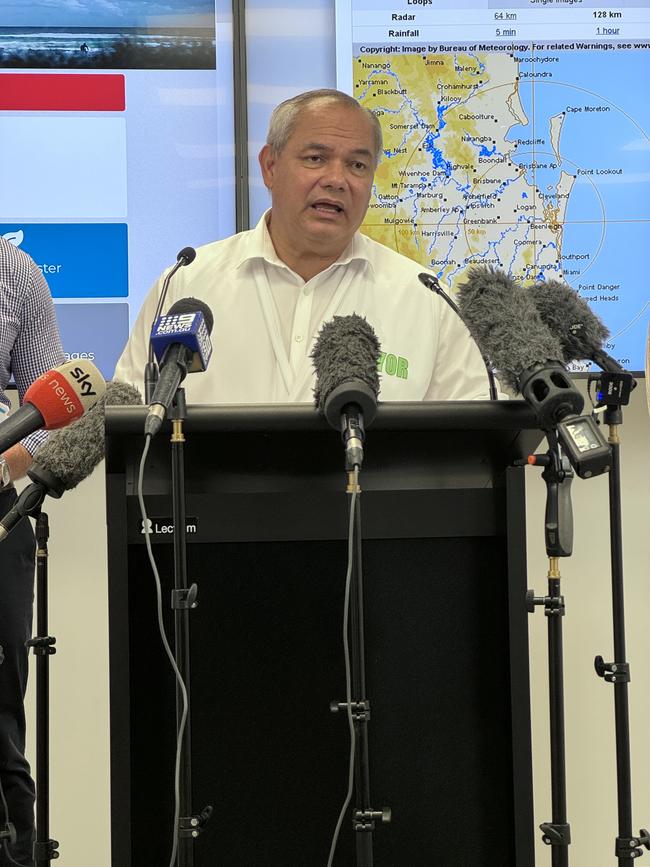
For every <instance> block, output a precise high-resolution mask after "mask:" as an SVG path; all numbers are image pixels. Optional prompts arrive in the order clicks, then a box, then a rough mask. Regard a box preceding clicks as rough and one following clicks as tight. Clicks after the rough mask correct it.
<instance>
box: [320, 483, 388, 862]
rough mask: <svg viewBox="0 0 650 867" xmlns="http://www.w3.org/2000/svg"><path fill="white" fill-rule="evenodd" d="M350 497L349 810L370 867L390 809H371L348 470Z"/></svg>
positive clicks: (357, 541) (358, 545)
mask: <svg viewBox="0 0 650 867" xmlns="http://www.w3.org/2000/svg"><path fill="white" fill-rule="evenodd" d="M348 470H349V471H348V485H347V489H346V492H347V494H348V495H349V496H351V495H352V494H353V493H356V500H355V509H354V516H353V533H354V539H353V546H352V556H353V560H352V574H351V581H350V623H349V636H350V657H351V686H352V702H351V705H350V713H351V715H352V720H353V723H354V732H355V743H356V749H355V755H354V799H355V806H354V807H353V809H352V827H353V829H354V831H355V834H356V838H355V846H356V856H357V857H356V863H357V867H373V836H372V835H373V832H374V830H375V822H376V821H377V820H379V821H381V822H383V823H388V822H390V821H391V811H390V808H388V807H384V809H383V810H373V809H372V807H371V806H370V758H369V750H368V722H369V720H370V702H369V701H368V699H367V697H366V661H365V634H364V617H363V568H362V536H361V486H360V485H359V482H358V475H357V474H356V473H355V472H353V471H352V470H350V469H349V468H348ZM330 710H331V711H332V713H338V712H339V711H345V712H346V714H347V712H348V704H347V701H345V702H337V701H333V702H331V703H330Z"/></svg>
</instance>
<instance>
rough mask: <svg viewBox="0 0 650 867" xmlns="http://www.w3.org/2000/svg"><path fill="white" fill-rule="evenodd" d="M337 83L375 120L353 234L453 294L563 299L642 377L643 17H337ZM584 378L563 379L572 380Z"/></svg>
mask: <svg viewBox="0 0 650 867" xmlns="http://www.w3.org/2000/svg"><path fill="white" fill-rule="evenodd" d="M336 14H337V22H336V27H337V80H338V84H339V87H340V88H341V89H342V90H346V91H347V92H349V93H351V94H353V95H354V96H355V97H357V98H358V99H359V100H360V101H361V103H362V104H363V105H365V106H366V107H367V108H369V109H372V110H373V111H374V112H375V113H376V114H377V116H378V117H379V119H380V122H381V124H382V128H383V134H384V155H383V159H382V162H381V165H380V167H379V170H378V172H377V175H376V179H375V185H374V189H373V195H372V199H371V202H370V209H369V211H368V215H367V217H366V221H365V223H364V226H363V231H364V232H366V233H367V234H368V235H370V236H371V237H373V238H375V239H377V240H378V241H381V242H382V243H385V244H387V245H388V246H390V247H393V248H394V249H396V250H398V251H399V252H400V253H403V254H405V255H406V256H409V257H410V258H412V259H416V260H417V261H419V262H421V263H422V265H425V266H426V267H428V268H430V269H432V270H433V271H434V272H435V273H436V274H437V276H438V278H439V279H440V282H441V283H442V285H443V288H446V289H451V290H452V291H453V290H454V289H455V288H457V286H458V283H459V282H462V280H463V277H464V276H465V275H466V273H467V270H468V268H469V267H470V266H471V265H474V264H478V265H492V266H495V267H497V268H501V269H504V270H505V271H507V272H508V273H509V274H510V275H511V276H513V277H514V278H515V279H517V280H520V281H522V282H524V283H537V282H539V283H541V284H542V286H543V282H544V281H546V280H550V279H555V280H561V281H566V282H567V283H568V284H569V285H570V286H571V287H573V288H574V289H575V291H576V292H577V293H578V294H579V295H580V297H582V298H584V299H586V300H587V301H588V302H589V303H590V305H591V306H592V309H593V310H594V311H595V312H596V313H597V314H598V316H600V317H601V318H602V319H603V321H604V322H605V324H606V325H607V327H608V328H609V330H610V332H611V336H610V338H609V340H608V342H607V343H606V345H605V349H606V351H607V352H608V353H609V354H610V355H612V356H613V357H614V358H616V359H617V360H618V361H619V363H620V364H621V365H623V367H625V368H627V369H628V370H633V371H641V370H643V364H644V346H645V335H646V333H647V329H648V321H649V314H650V310H649V307H650V302H649V299H650V290H649V288H648V281H647V279H646V278H645V273H646V267H645V265H646V259H647V252H646V251H647V250H648V249H650V195H649V193H650V138H649V135H648V133H649V131H650V100H648V96H647V90H648V81H649V80H650V10H649V8H648V4H647V3H646V2H643V3H641V2H635V0H631V2H626V3H618V4H617V5H616V6H611V5H609V6H605V5H604V4H602V3H599V2H595V0H585V2H582V0H572V2H569V0H543V2H540V0H509V2H506V3H496V2H493V0H484V2H473V3H469V2H468V3H466V4H462V5H459V4H458V3H457V2H456V0H352V2H350V0H347V2H343V0H337V9H336ZM589 368H590V364H589V363H574V364H572V365H571V366H570V369H572V370H575V371H584V370H588V369H589Z"/></svg>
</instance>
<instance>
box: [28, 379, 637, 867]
mask: <svg viewBox="0 0 650 867" xmlns="http://www.w3.org/2000/svg"><path fill="white" fill-rule="evenodd" d="M643 386H644V381H643V380H642V381H641V383H640V387H639V388H637V389H636V391H635V392H634V394H633V399H632V402H631V405H630V407H629V408H628V409H626V410H625V416H624V418H625V423H624V426H623V429H622V438H623V446H622V463H623V509H624V512H623V517H624V542H625V585H626V613H627V639H628V642H627V643H628V654H627V656H628V661H629V662H630V663H631V666H632V683H631V685H630V708H631V730H632V757H633V771H632V780H633V785H634V794H633V804H634V830H635V831H638V829H639V826H640V825H644V826H648V825H650V754H649V753H648V750H647V725H648V722H647V721H648V718H649V717H650V630H649V629H648V626H649V615H650V566H649V564H650V520H649V514H650V510H649V509H648V491H650V461H649V460H648V444H649V442H650V421H649V420H648V415H647V409H646V404H645V394H644V387H643ZM527 472H528V520H529V532H528V537H529V586H530V587H533V588H534V589H535V591H536V592H537V594H538V595H543V594H545V592H546V570H547V564H548V561H547V558H546V554H545V551H544V537H543V513H544V500H545V485H544V483H543V482H542V480H541V479H540V478H539V471H537V470H532V469H531V470H528V471H527ZM102 473H103V466H102V467H101V468H100V469H98V470H97V471H96V472H95V473H94V475H93V476H92V477H91V478H90V479H88V480H86V481H85V482H84V483H83V484H82V485H81V486H80V488H78V489H77V490H75V491H71V492H69V493H67V494H66V495H65V496H64V498H63V499H62V500H61V501H59V502H51V503H48V513H49V515H50V523H51V541H50V633H51V634H54V635H55V636H56V637H57V647H58V653H57V654H56V655H55V656H54V657H52V659H51V672H52V674H51V834H52V836H53V837H55V838H56V839H58V840H59V841H60V843H61V847H60V851H61V859H60V861H59V862H58V863H60V864H61V865H63V867H88V864H92V865H93V867H110V817H109V732H108V627H107V575H106V542H105V521H106V512H105V503H104V486H103V475H102ZM573 506H574V514H575V545H574V551H575V553H574V556H573V557H572V558H570V559H569V560H567V561H563V562H562V564H561V566H562V576H563V580H562V587H563V592H564V595H565V597H566V603H567V614H566V617H565V618H564V638H565V666H566V669H565V681H566V683H565V690H566V705H567V756H568V763H567V764H568V767H567V775H568V804H569V810H568V813H569V820H570V822H571V828H572V835H573V840H574V842H573V844H572V846H571V853H570V855H571V864H572V867H594V865H601V864H603V865H604V864H607V863H614V856H613V850H614V839H615V837H616V833H617V814H616V777H615V762H614V724H613V708H614V704H613V702H614V697H613V686H611V685H609V684H606V683H605V682H604V681H602V680H601V679H600V678H598V677H596V675H595V673H594V670H593V658H594V656H595V655H596V654H602V655H603V656H604V657H605V658H606V659H608V660H609V659H611V658H612V627H611V623H612V617H611V590H610V578H609V524H608V511H607V479H606V478H602V477H601V478H599V479H592V480H589V481H583V480H580V479H577V480H576V481H575V482H574V485H573ZM530 636H531V680H532V710H533V749H534V754H535V762H534V786H535V820H536V823H537V824H539V823H540V822H543V821H550V819H551V807H550V781H549V758H548V722H547V720H548V696H547V669H546V619H545V617H544V615H543V613H542V612H541V610H537V612H536V613H535V615H534V616H533V617H532V618H531V621H530ZM34 682H35V678H34V676H33V672H32V680H31V690H30V696H29V708H28V712H29V717H28V719H29V722H28V724H29V751H30V754H31V756H32V757H33V756H34V706H33V691H34ZM540 836H541V835H540V834H539V832H536V837H537V839H538V841H539V839H540ZM648 857H650V856H648ZM537 863H538V865H545V864H550V863H551V853H550V850H549V849H548V848H547V847H545V846H544V845H543V844H542V843H541V842H538V851H537ZM233 867H234V865H233ZM396 867H397V865H396ZM399 867H402V865H399Z"/></svg>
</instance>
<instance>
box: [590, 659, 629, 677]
mask: <svg viewBox="0 0 650 867" xmlns="http://www.w3.org/2000/svg"><path fill="white" fill-rule="evenodd" d="M594 668H595V669H596V674H597V675H598V677H602V678H603V679H604V680H606V681H607V683H629V682H630V680H631V679H632V678H631V676H630V665H629V663H628V662H605V661H604V660H603V658H602V656H597V657H596V658H595V659H594Z"/></svg>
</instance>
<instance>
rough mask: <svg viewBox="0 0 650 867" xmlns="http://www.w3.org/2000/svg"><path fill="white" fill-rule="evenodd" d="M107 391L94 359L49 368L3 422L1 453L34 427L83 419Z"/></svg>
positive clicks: (69, 362)
mask: <svg viewBox="0 0 650 867" xmlns="http://www.w3.org/2000/svg"><path fill="white" fill-rule="evenodd" d="M105 390H106V383H105V382H104V378H103V376H102V375H101V373H100V372H99V370H97V368H96V367H95V365H94V364H93V363H92V361H86V360H84V361H79V360H77V361H68V362H67V363H66V364H62V365H61V366H60V367H55V368H53V369H52V370H48V371H46V372H45V373H44V374H43V375H42V376H39V377H38V379H36V380H34V382H33V383H32V384H31V385H30V387H29V388H28V389H27V391H26V392H25V396H24V398H23V403H22V406H20V407H19V408H18V409H17V410H16V411H15V412H13V413H11V415H10V416H9V418H7V420H6V421H3V422H2V424H0V452H4V451H6V449H8V448H9V447H10V446H13V445H15V444H16V443H18V442H20V440H22V439H23V438H24V437H26V436H27V435H28V434H30V433H33V432H34V431H35V430H39V429H40V428H45V430H55V429H56V428H60V427H64V426H65V425H67V424H70V423H71V422H73V421H75V419H78V418H81V416H82V415H83V414H84V413H85V412H87V411H88V410H89V409H90V408H91V407H93V406H94V405H95V404H96V403H97V401H98V400H100V398H101V397H102V396H103V394H104V392H105Z"/></svg>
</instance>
